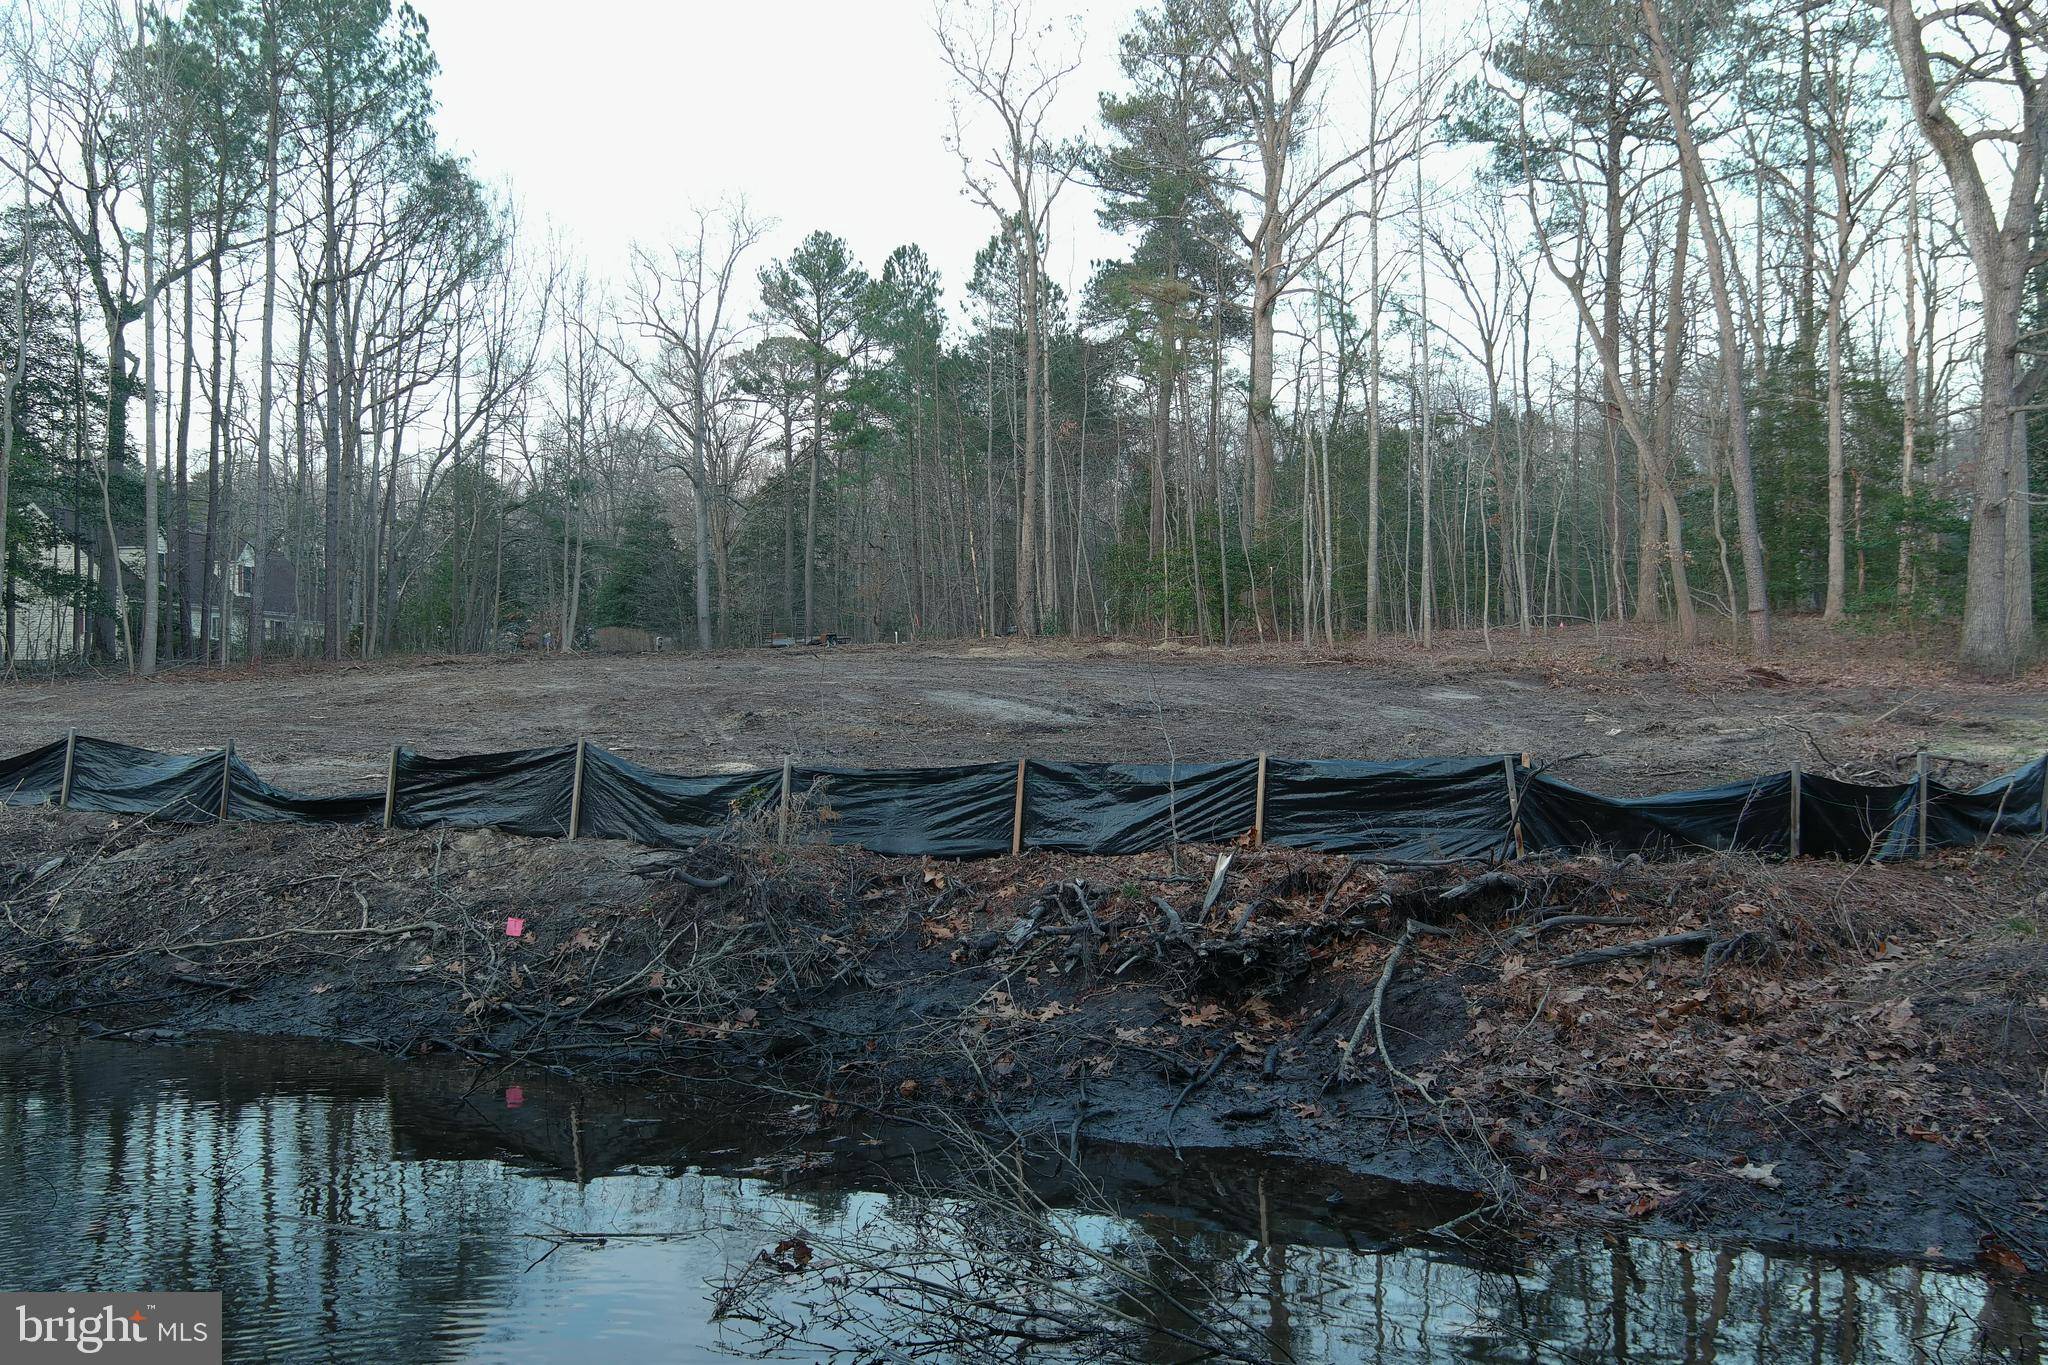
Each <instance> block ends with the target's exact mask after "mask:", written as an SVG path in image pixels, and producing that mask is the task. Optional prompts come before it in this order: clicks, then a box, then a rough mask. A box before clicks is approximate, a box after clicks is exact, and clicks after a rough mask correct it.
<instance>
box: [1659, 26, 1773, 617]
mask: <svg viewBox="0 0 2048 1365" xmlns="http://www.w3.org/2000/svg"><path fill="white" fill-rule="evenodd" d="M1642 6H1643V21H1644V24H1645V26H1646V28H1647V29H1648V31H1649V38H1650V46H1651V51H1652V54H1653V58H1654V65H1655V66H1656V68H1657V72H1656V74H1657V83H1658V86H1659V87H1660V88H1661V90H1662V91H1663V94H1664V102H1665V105H1666V107H1667V108H1668V109H1669V110H1670V112H1671V127H1672V132H1673V135H1674V136H1675V138H1676V140H1677V143H1678V161H1679V170H1680V173H1681V175H1682V177H1683V179H1684V181H1685V191H1686V193H1687V195H1689V196H1690V197H1691V199H1692V205H1693V212H1694V213H1695V214H1696V215H1698V217H1699V220H1700V241H1701V244H1702V245H1703V246H1704V247H1705V249H1706V259H1707V281H1708V283H1709V284H1710V285H1711V286H1712V287H1713V295H1714V313H1715V315H1716V318H1717V320H1718V322H1719V324H1720V333H1721V337H1720V344H1721V378H1722V382H1723V384H1724V385H1725V386H1726V389H1727V393H1728V467H1729V471H1730V475H1731V479H1732V482H1733V483H1734V485H1735V524H1736V529H1737V531H1738V533H1739V534H1740V537H1741V540H1742V576H1743V579H1744V583H1743V587H1744V590H1745V592H1746V594H1747V596H1748V614H1749V639H1750V647H1751V648H1752V649H1753V650H1755V651H1756V653H1757V654H1759V655H1768V654H1769V653H1770V652H1771V605H1770V597H1769V585H1768V582H1767V581H1766V579H1765V577H1764V544H1763V535H1762V533H1761V532H1760V530H1759V529H1758V526H1757V515H1756V476H1755V473H1754V471H1753V469H1752V466H1751V463H1750V454H1749V410H1748V405H1747V398H1746V397H1745V395H1744V393H1743V382H1742V339H1741V337H1740V336H1739V335H1738V334H1737V332H1736V330H1735V307H1734V302H1733V300H1732V298H1731V297H1730V293H1729V287H1728V275H1727V266H1726V263H1725V262H1724V261H1723V260H1722V257H1721V245H1722V234H1721V228H1720V224H1719V221H1718V220H1717V219H1716V217H1715V216H1714V212H1713V200H1712V198H1711V197H1710V196H1709V194H1708V192H1707V173H1706V167H1705V166H1704V164H1703V163H1702V162H1701V160H1700V154H1699V147H1698V146H1697V145H1696V144H1695V143H1694V141H1693V136H1692V116H1691V111H1690V106H1689V105H1688V104H1687V99H1688V98H1689V96H1688V94H1687V93H1686V92H1685V91H1684V89H1683V88H1682V87H1681V86H1680V83H1679V80H1678V75H1677V72H1676V70H1675V69H1674V68H1673V66H1672V61H1671V49H1670V47H1669V45H1668V44H1666V43H1665V41H1664V32H1663V28H1662V26H1661V25H1660V24H1659V22H1658V15H1657V0H1642Z"/></svg>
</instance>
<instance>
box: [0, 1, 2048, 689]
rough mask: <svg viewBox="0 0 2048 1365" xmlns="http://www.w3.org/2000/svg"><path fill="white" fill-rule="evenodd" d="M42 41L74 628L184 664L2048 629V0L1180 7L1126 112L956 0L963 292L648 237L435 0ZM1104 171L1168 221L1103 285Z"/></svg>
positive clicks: (52, 391) (31, 90)
mask: <svg viewBox="0 0 2048 1365" xmlns="http://www.w3.org/2000/svg"><path fill="white" fill-rule="evenodd" d="M1454 22H1455V24H1456V26H1453V23H1454ZM4 23H5V29H4V32H0V45H4V47H0V305H4V307H0V364H4V365H5V367H6V373H5V378H4V393H0V397H4V410H0V432H4V438H5V455H4V459H0V471H4V473H0V501H4V505H5V508H6V517H5V520H4V523H0V524H4V528H5V540H4V545H0V563H4V568H5V582H4V592H5V605H6V623H7V634H6V649H7V657H8V658H9V659H10V660H16V659H17V656H19V658H18V661H17V662H16V663H15V665H14V666H16V667H21V668H27V667H43V666H48V665H47V663H46V662H44V661H38V662H35V663H31V662H29V660H28V658H27V656H26V654H25V652H24V651H22V650H20V649H19V648H18V644H17V633H16V632H17V618H18V617H25V616H26V613H27V609H28V608H27V604H28V603H30V602H32V601H35V602H43V603H51V602H56V603H61V604H64V606H65V608H66V610H67V611H68V612H69V613H71V615H72V618H73V619H75V622H76V625H75V640H74V641H73V644H72V646H71V648H70V649H69V651H68V652H67V653H66V654H65V657H64V658H63V659H61V660H59V661H56V662H57V663H59V664H60V665H62V666H75V665H77V664H78V663H80V662H87V663H94V664H97V665H99V666H103V667H104V666H112V667H126V668H132V669H136V670H139V671H143V672H147V671H150V670H152V669H155V668H158V667H161V666H163V665H164V664H165V663H167V662H168V661H172V660H192V661H208V662H214V663H227V662H230V661H240V660H242V659H243V658H244V657H248V658H249V660H250V662H252V663H255V664H258V665H260V664H261V662H262V659H263V656H264V654H265V653H266V650H268V652H271V653H272V654H275V653H276V652H277V651H279V650H291V651H300V652H312V653H321V652H324V654H325V656H326V657H328V658H341V657H353V656H374V655H378V654H383V653H386V652H392V651H401V650H489V649H508V648H516V647H521V646H524V647H545V648H562V649H569V648H575V647H578V645H579V642H581V641H582V640H584V639H585V638H586V636H587V633H588V631H589V630H590V629H591V628H593V627H598V626H607V625H616V626H634V627H640V628H643V629H646V630H648V631H652V632H656V633H659V634H662V635H666V636H668V637H670V638H672V639H674V640H675V641H677V642H678V643H679V644H680V645H681V646H683V647H689V648H706V649H709V648H716V647H721V646H731V645H749V644H754V643H757V642H759V641H761V640H763V639H764V638H768V637H771V636H775V635H782V634H788V635H794V636H798V637H810V636H817V635H822V634H828V633H830V634H838V635H843V636H847V637H850V638H853V639H856V640H869V639H893V638H896V637H897V636H899V635H900V636H902V637H904V638H911V637H930V636H958V635H974V634H1001V633H1007V632H1012V631H1014V632H1017V633H1020V634H1024V635H1036V634H1061V633H1072V634H1097V633H1115V634H1124V635H1130V636H1138V637H1150V638H1160V637H1177V638H1186V639H1195V640H1202V641H1210V642H1218V643H1223V644H1233V643H1245V642H1252V641H1262V640H1263V641H1274V640H1282V641H1285V640H1297V641H1303V642H1311V643H1313V642H1323V643H1330V642H1334V641H1335V640H1337V639H1338V638H1339V637H1342V636H1347V635H1354V634H1356V635H1362V636H1364V637H1366V638H1368V639H1375V638H1379V637H1382V636H1387V635H1391V634H1396V633H1398V634H1402V635H1407V636H1412V637H1415V638H1416V639H1418V640H1419V641H1420V642H1422V643H1424V644H1427V643H1428V642H1430V641H1431V640H1432V639H1433V638H1434V637H1435V636H1436V635H1437V634H1438V633H1440V632H1443V631H1447V630H1453V629H1456V630H1474V629H1478V630H1484V631H1487V632H1489V634H1491V633H1492V632H1503V633H1514V634H1517V635H1521V636H1527V635H1531V634H1535V633H1541V632H1544V631H1548V630H1551V629H1554V628H1557V627H1558V626H1560V625H1563V624H1569V623H1586V622H1631V623H1642V624H1651V623H1654V624H1655V626H1656V628H1657V629H1661V630H1665V631H1668V632H1670V633H1671V635H1672V636H1673V638H1676V639H1683V640H1687V641H1690V640H1695V639H1710V638H1720V639H1723V640H1731V641H1735V642H1738V643H1741V644H1743V645H1745V646H1747V647H1749V648H1752V649H1754V650H1756V651H1757V652H1759V653H1763V652H1767V651H1768V650H1769V648H1770V633H1771V621H1772V618H1773V616H1774V615H1776V614H1782V613H1788V612H1797V613H1807V612H1812V613H1819V614H1821V615H1823V616H1824V617H1825V618H1827V619H1828V620H1829V621H1831V622H1838V623H1841V625H1842V626H1843V628H1844V629H1853V628H1855V626H1856V625H1857V624H1858V623H1864V624H1868V625H1885V626H1894V625H1900V624H1912V625H1919V624H1923V623H1924V624H1927V625H1929V626H1931V627H1934V628H1937V629H1938V630H1941V631H1943V632H1947V633H1952V634H1954V635H1955V637H1956V638H1958V639H1959V640H1960V652H1961V657H1962V659H1963V661H1964V662H1965V663H1966V664H1967V665H1969V666H1971V667H1972V668H1974V669H1977V670H1981V671H1985V672H1989V673H1993V674H2004V673H2010V672H2011V671H2013V670H2014V669H2015V668H2016V667H2017V666H2019V665H2020V664H2021V663H2023V662H2024V661H2025V660H2026V659H2027V658H2028V657H2030V654H2031V651H2032V649H2033V646H2034V633H2035V623H2036V621H2037V619H2038V618H2039V616H2040V615H2041V614H2042V610H2043V601H2044V596H2048V586H2044V585H2048V564H2044V563H2043V562H2042V560H2043V559H2044V558H2048V554H2044V551H2043V549H2042V548H2041V547H2042V546H2043V545H2044V544H2048V525H2044V521H2048V513H2044V511H2043V505H2042V504H2043V500H2042V499H2041V498H2039V497H2038V496H2036V495H2034V494H2033V493H2031V491H2030V485H2029V467H2028V450H2029V435H2030V429H2031V428H2032V427H2034V426H2035V424H2036V423H2038V422H2041V421H2043V420H2044V419H2048V411H2044V400H2043V399H2041V398H2040V397H2039V396H2038V395H2039V390H2040V388H2041V382H2042V377H2043V375H2044V373H2048V370H2044V369H2043V368H2042V364H2041V356H2042V354H2043V347H2042V345H2041V338H2043V337H2044V336H2048V238H2044V236H2043V228H2044V216H2043V209H2044V196H2048V185H2044V160H2043V158H2044V152H2048V16H2044V14H2043V13H2042V12H2041V11H2040V10H2038V9H2037V8H2036V7H2035V6H2034V5H2033V4H2031V3H1969V2H1968V0H1965V2H1964V3H1956V4H1947V5H1944V6H1942V7H1940V8H1938V9H1937V8H1936V7H1934V6H1932V5H1929V4H1926V3H1924V0H1923V3H1920V4H1917V5H1916V4H1915V3H1914V0H1884V2H1883V3H1882V4H1873V3H1871V0H1811V2H1810V3H1806V4H1803V5H1798V6H1787V5H1775V4H1764V3H1721V2H1719V0H1639V2H1638V0H1527V3H1526V4H1517V3H1513V0H1502V3H1499V4H1494V5H1489V6H1485V7H1483V8H1482V9H1481V11H1480V12H1479V14H1478V15H1477V18H1476V19H1475V20H1473V21H1471V22H1469V23H1468V22H1467V21H1466V20H1464V19H1462V18H1456V17H1455V16H1452V15H1450V14H1449V13H1448V12H1447V11H1446V10H1445V9H1444V7H1433V6H1417V5H1414V4H1410V3H1407V0H1156V2H1155V3H1153V4H1152V5H1151V6H1150V7H1149V8H1147V9H1144V10H1143V11H1141V12H1140V13H1139V14H1138V16H1137V18H1136V20H1135V22H1134V23H1133V24H1132V26H1131V27H1130V28H1129V30H1128V31H1127V32H1125V33H1123V34H1122V35H1121V38H1120V47H1119V65H1120V70H1121V81H1120V83H1118V84H1117V85H1116V87H1115V88H1113V89H1109V90H1105V91H1101V92H1093V91H1088V92H1082V93H1083V94H1085V95H1091V96H1095V95H1099V97H1098V98H1097V99H1096V100H1095V106H1094V107H1095V109H1096V115H1095V117H1094V118H1093V119H1092V120H1090V121H1087V122H1086V123H1085V124H1083V123H1074V124H1072V125H1069V124H1068V123H1065V122H1062V121H1061V118H1060V115H1061V111H1063V110H1066V109H1070V108H1072V107H1073V106H1074V101H1073V95H1074V93H1075V92H1073V91H1072V90H1071V89H1069V88H1068V87H1069V86H1070V85H1071V83H1072V82H1073V81H1074V79H1075V73H1076V71H1077V70H1078V69H1079V46H1078V45H1079V43H1080V42H1081V35H1080V31H1079V30H1078V28H1077V27H1075V26H1074V25H1071V24H1069V23H1066V22H1064V21H1060V20H1059V19H1058V18H1057V17H1056V16H1055V15H1054V14H1053V13H1052V12H1051V11H1050V10H1046V11H1042V12H1040V13H1036V14H1034V13H1033V12H1032V11H1031V10H1030V9H1029V8H1028V6H1027V5H1026V4H1025V3H1024V0H951V2H950V3H946V4H943V5H942V6H940V7H939V9H938V10H937V11H936V12H935V14H934V19H933V24H932V45H931V48H930V50H929V52H928V53H927V54H925V55H924V56H923V57H922V58H921V59H923V60H929V61H932V62H942V63H944V64H945V66H946V68H947V69H948V70H949V72H950V75H951V77H952V81H953V89H954V91H955V107H954V111H953V115H952V118H951V121H950V122H949V123H947V124H945V125H944V126H935V127H934V128H933V129H932V137H933V138H934V139H935V140H943V141H944V142H945V144H946V145H947V146H948V147H950V148H951V149H953V150H954V151H955V152H957V154H958V165H959V168H960V175H961V183H962V189H963V192H964V193H966V194H967V195H968V196H970V198H971V199H972V200H973V201H974V202H975V203H976V204H978V205H980V206H981V207H982V208H983V209H984V210H985V213H986V219H987V225H988V231H989V239H988V243H987V246H986V248H985V249H984V250H983V251H982V252H981V253H980V255H979V257H978V259H977V261H976V263H975V268H974V271H973V274H972V277H971V278H968V279H950V280H949V279H941V278H939V276H938V274H937V272H936V271H935V269H934V267H933V265H932V263H931V261H930V260H929V259H928V258H927V256H926V254H925V253H924V252H923V251H921V250H920V249H919V247H918V246H917V245H915V244H906V245H904V246H902V247H900V248H898V249H897V250H895V251H893V252H892V253H890V255H889V256H888V257H887V259H885V260H880V261H874V260H869V261H862V260H858V259H855V257H854V254H853V253H852V251H851V250H850V248H849V247H848V246H847V244H846V243H845V242H844V241H843V240H841V239H840V238H839V237H838V236H836V235H835V234H834V232H833V231H832V224H830V223H823V224H818V225H817V230H816V231H813V232H811V233H810V234H809V235H808V236H807V237H804V238H803V239H802V240H801V242H800V244H799V245H797V246H796V247H795V249H794V250H792V251H790V252H789V253H788V254H787V255H786V256H785V257H783V258H781V259H774V258H772V257H771V256H770V254H769V253H768V251H767V250H766V248H765V246H764V239H765V237H766V236H767V231H768V228H767V219H766V216H765V215H766V214H767V213H768V212H769V211H770V210H771V209H772V208H773V203H774V200H775V197H776V192H775V186H774V184H773V183H772V179H769V180H765V181H764V183H762V184H759V185H735V186H706V187H704V193H703V195H702V196H701V202H702V203H703V205H704V207H703V208H702V210H701V211H700V212H698V213H697V214H696V215H695V216H694V217H693V218H691V220H690V221H687V222H684V223H681V224H649V225H646V229H647V235H645V236H644V238H643V239H642V243H641V245H640V246H639V247H638V248H637V249H636V250H635V251H634V253H633V256H632V259H631V261H630V264H629V266H628V267H627V268H625V269H624V270H622V271H619V272H612V273H610V274H609V275H603V274H599V273H597V272H595V271H593V269H592V268H591V266H590V265H589V263H588V262H587V261H586V260H584V259H581V258H580V257H579V255H578V253H577V252H576V250H575V249H574V248H573V246H571V245H567V244H564V243H563V242H562V241H560V240H559V238H558V237H557V236H556V235H555V234H553V233H551V232H550V231H549V229H548V228H547V226H546V225H545V224H539V223H535V222H533V221H530V220H529V219H527V218H526V217H525V216H523V215H522V213H521V211H520V208H519V203H518V198H517V186H516V184H515V185H512V186H510V187H493V186H490V185H487V184H486V183H484V182H483V180H482V179H481V178H480V177H479V175H478V173H477V172H476V170H475V169H474V168H473V167H471V166H470V165H468V164H467V163H466V162H465V161H464V160H462V159H461V158H459V157H457V156H454V155H452V154H451V153H450V152H449V151H448V150H447V149H446V148H445V147H444V146H442V145H441V144H440V143H439V142H438V140H437V136H436V132H435V129H434V122H433V118H434V101H433V97H432V88H433V80H434V77H435V73H436V69H437V66H436V57H435V55H434V53H433V51H432V49H431V46H430V43H429V41H428V37H427V33H426V29H425V27H424V25H423V24H422V22H421V21H420V20H419V18H418V17H417V16H416V15H415V14H414V13H413V12H412V11H410V10H409V9H407V8H406V7H404V6H402V5H401V6H396V7H394V6H393V5H392V4H391V3H389V0H184V2H183V3H174V4H171V5H168V6H162V7H159V6H152V5H150V4H142V5H140V6H130V5H127V4H125V3H123V4H114V3H109V2H108V0H18V3H17V4H16V5H15V6H13V7H12V9H11V11H10V14H9V16H8V17H7V18H6V19H5V21H4ZM1084 103H1085V101H1084ZM770 174H771V172H767V171H764V175H770ZM1077 204H1078V205H1080V206H1081V207H1082V208H1083V209H1084V210H1085V211H1087V212H1090V213H1094V214H1097V215H1099V217H1100V222H1101V223H1102V225H1104V226H1105V227H1106V228H1107V229H1110V230H1111V231H1113V232H1114V234H1115V239H1116V240H1117V241H1118V242H1120V243H1121V246H1122V250H1121V254H1119V255H1117V256H1116V257H1115V258H1114V259H1105V260H1101V261H1098V262H1096V263H1094V265H1093V267H1092V269H1090V270H1089V271H1088V272H1087V274H1086V277H1085V279H1083V280H1079V281H1071V282H1068V283H1067V284H1062V282H1061V281H1059V280H1057V279H1055V278H1054V277H1053V271H1052V270H1051V269H1049V266H1048V262H1049V261H1051V260H1053V259H1054V256H1053V252H1054V249H1055V246H1056V241H1055V238H1056V237H1057V235H1058V233H1059V232H1060V231H1061V230H1062V229H1061V225H1062V224H1063V223H1070V222H1071V221H1072V219H1071V217H1069V216H1067V215H1070V214H1072V212H1073V211H1074V209H1075V206H1076V205H1077ZM908 227H909V225H906V230H907V229H908ZM152 528H154V534H152V533H151V531H152ZM244 545H247V546H254V547H260V549H261V551H262V552H261V553H254V554H251V555H250V556H248V559H249V560H250V564H249V578H250V579H251V580H252V581H251V582H250V583H249V584H248V592H247V595H246V596H235V595H232V594H230V593H229V590H228V585H230V584H232V583H234V582H235V581H236V578H235V574H234V572H233V569H234V558H235V555H236V554H237V553H238V550H237V548H236V547H239V546H244ZM123 556H126V557H127V558H128V559H131V560H133V564H134V568H133V571H132V572H130V571H123V570H120V569H117V567H116V565H117V564H118V563H121V562H122V557H123ZM280 565H282V566H288V568H289V570H290V572H289V573H283V572H282V571H281V570H280V569H279V567H278V566H280ZM280 580H282V581H280ZM279 594H285V595H288V596H289V597H290V599H291V600H290V601H289V602H280V601H279V600H277V598H278V595H279ZM223 606H226V607H227V609H228V610H227V611H226V612H225V614H224V615H225V623H223V624H216V621H217V620H220V619H221V617H222V608H223ZM259 606H260V609H262V610H266V611H271V612H277V611H287V612H289V613H291V614H292V615H294V616H296V617H298V618H300V619H301V620H302V621H304V622H306V623H309V628H307V629H304V630H296V631H294V632H291V633H289V634H287V635H286V636H284V637H282V638H273V639H272V640H271V641H270V642H269V643H268V644H267V645H266V641H265V633H264V632H263V631H262V630H261V629H258V630H254V631H251V630H249V629H247V627H246V624H245V622H244V620H243V619H242V618H238V617H237V615H236V613H238V612H253V611H255V610H257V609H259Z"/></svg>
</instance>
